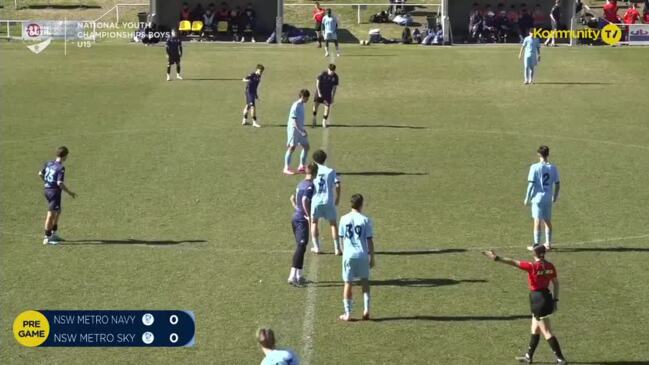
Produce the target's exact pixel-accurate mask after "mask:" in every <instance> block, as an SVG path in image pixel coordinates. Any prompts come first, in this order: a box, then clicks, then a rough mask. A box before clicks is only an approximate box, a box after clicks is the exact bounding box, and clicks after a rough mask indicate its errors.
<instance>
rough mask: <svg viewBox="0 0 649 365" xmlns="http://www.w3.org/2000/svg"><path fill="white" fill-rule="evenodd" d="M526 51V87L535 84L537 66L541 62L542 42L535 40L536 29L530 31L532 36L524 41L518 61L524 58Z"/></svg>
mask: <svg viewBox="0 0 649 365" xmlns="http://www.w3.org/2000/svg"><path fill="white" fill-rule="evenodd" d="M523 51H525V59H523V75H524V78H525V81H524V82H523V83H524V84H525V85H530V84H533V83H534V69H535V68H536V65H537V64H538V63H539V62H541V42H540V41H539V40H538V38H534V29H530V34H529V35H528V36H527V37H525V39H523V44H522V45H521V50H520V51H519V52H518V59H519V60H520V59H521V58H522V57H523Z"/></svg>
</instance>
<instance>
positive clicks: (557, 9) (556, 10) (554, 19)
mask: <svg viewBox="0 0 649 365" xmlns="http://www.w3.org/2000/svg"><path fill="white" fill-rule="evenodd" d="M560 19H561V0H556V1H555V3H554V5H553V6H552V9H551V10H550V24H551V25H552V35H551V36H550V37H549V38H548V39H546V40H545V45H546V46H548V45H550V43H552V47H555V46H556V44H555V42H554V41H555V33H556V31H557V30H558V29H559V20H560Z"/></svg>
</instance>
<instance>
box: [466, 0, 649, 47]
mask: <svg viewBox="0 0 649 365" xmlns="http://www.w3.org/2000/svg"><path fill="white" fill-rule="evenodd" d="M562 1H571V2H574V4H575V14H576V15H577V16H578V17H582V18H583V17H584V16H585V15H584V14H588V16H590V17H594V15H592V13H591V9H590V8H588V6H586V5H584V4H583V3H582V0H557V1H556V3H555V5H554V6H553V7H552V9H551V10H550V11H544V10H543V8H542V7H541V4H535V5H534V6H531V5H530V6H528V4H526V3H520V4H510V5H509V7H507V6H506V5H505V4H504V3H498V4H497V5H496V8H495V9H494V8H492V6H491V5H490V4H485V5H480V4H478V3H474V4H473V7H472V9H471V13H470V16H469V29H468V34H469V39H468V40H469V41H471V42H475V43H506V42H512V41H516V42H521V41H522V40H523V38H525V36H526V35H527V34H528V33H529V30H530V29H532V28H541V29H555V30H556V29H563V28H565V27H566V26H567V24H568V23H569V22H570V19H565V18H564V17H565V16H564V15H562V14H561V7H560V6H561V3H562ZM642 1H643V2H644V9H643V11H642V14H641V13H640V11H639V10H638V4H637V3H638V2H639V1H638V0H636V1H632V0H631V1H626V6H627V10H626V12H625V13H624V14H623V15H622V16H619V15H618V12H619V8H618V1H617V0H606V4H605V5H604V6H603V16H602V17H601V18H600V22H599V26H600V27H602V26H604V25H606V24H608V23H618V24H619V23H625V24H636V23H638V22H643V23H645V24H649V0H642ZM548 41H550V39H548ZM551 44H554V39H552V40H551Z"/></svg>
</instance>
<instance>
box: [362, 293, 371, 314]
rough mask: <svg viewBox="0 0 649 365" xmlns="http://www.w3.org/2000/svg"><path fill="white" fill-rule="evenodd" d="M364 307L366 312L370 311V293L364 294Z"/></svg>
mask: <svg viewBox="0 0 649 365" xmlns="http://www.w3.org/2000/svg"><path fill="white" fill-rule="evenodd" d="M363 307H365V312H368V313H369V311H370V293H363Z"/></svg>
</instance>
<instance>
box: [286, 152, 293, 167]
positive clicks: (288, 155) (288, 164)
mask: <svg viewBox="0 0 649 365" xmlns="http://www.w3.org/2000/svg"><path fill="white" fill-rule="evenodd" d="M292 154H293V152H291V150H286V155H284V166H285V167H289V166H291V155H292Z"/></svg>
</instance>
